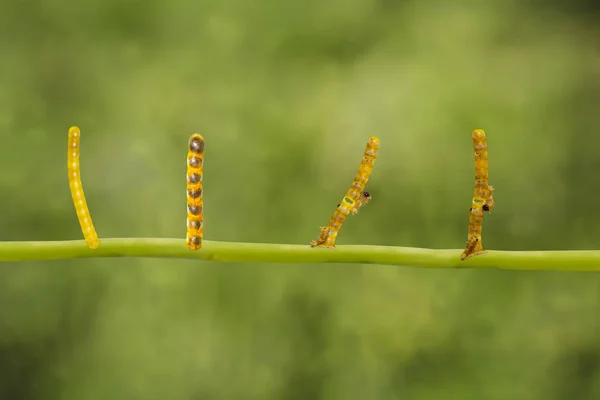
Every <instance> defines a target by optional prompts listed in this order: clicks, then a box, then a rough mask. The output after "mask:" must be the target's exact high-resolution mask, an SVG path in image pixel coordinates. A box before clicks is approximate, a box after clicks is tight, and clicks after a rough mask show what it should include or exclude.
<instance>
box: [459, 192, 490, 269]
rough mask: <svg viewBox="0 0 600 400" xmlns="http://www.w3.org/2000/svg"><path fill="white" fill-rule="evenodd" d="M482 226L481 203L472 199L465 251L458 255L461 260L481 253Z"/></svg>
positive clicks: (482, 250)
mask: <svg viewBox="0 0 600 400" xmlns="http://www.w3.org/2000/svg"><path fill="white" fill-rule="evenodd" d="M482 227H483V203H482V202H481V201H479V200H476V199H473V202H472V204H471V213H470V216H469V235H468V238H467V245H466V246H465V251H463V253H462V254H461V256H460V259H461V260H466V259H467V258H469V257H471V256H474V255H477V254H480V253H483V252H484V251H485V250H484V249H483V244H482V242H481V231H482Z"/></svg>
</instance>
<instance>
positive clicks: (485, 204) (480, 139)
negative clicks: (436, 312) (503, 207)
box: [460, 129, 494, 260]
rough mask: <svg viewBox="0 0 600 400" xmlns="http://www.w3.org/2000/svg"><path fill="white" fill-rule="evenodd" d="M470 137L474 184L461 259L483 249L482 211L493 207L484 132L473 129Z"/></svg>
mask: <svg viewBox="0 0 600 400" xmlns="http://www.w3.org/2000/svg"><path fill="white" fill-rule="evenodd" d="M472 137H473V149H474V155H475V186H474V189H473V200H472V204H471V210H470V216H469V233H468V238H467V245H466V246H465V251H464V252H463V253H462V255H461V256H460V258H461V260H466V259H467V258H469V257H471V256H474V255H477V254H481V253H483V252H484V251H485V250H484V248H483V244H482V240H481V233H482V230H483V212H484V211H488V212H491V211H492V209H493V208H494V197H493V191H494V188H493V187H492V186H490V185H489V182H488V153H487V142H486V136H485V132H484V131H483V130H481V129H476V130H474V131H473V134H472Z"/></svg>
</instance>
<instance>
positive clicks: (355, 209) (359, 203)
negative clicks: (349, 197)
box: [337, 192, 371, 215]
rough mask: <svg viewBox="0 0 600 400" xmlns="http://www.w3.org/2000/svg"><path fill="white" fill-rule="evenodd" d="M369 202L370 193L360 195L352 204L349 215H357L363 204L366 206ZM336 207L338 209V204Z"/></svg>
mask: <svg viewBox="0 0 600 400" xmlns="http://www.w3.org/2000/svg"><path fill="white" fill-rule="evenodd" d="M369 201H371V193H369V192H363V193H362V195H361V196H360V197H359V198H358V201H357V202H356V203H354V206H353V207H352V210H350V213H351V214H352V215H356V214H358V210H359V209H360V208H361V207H362V206H364V205H365V204H367V203H368V202H369ZM337 206H338V207H339V206H340V204H338V205H337Z"/></svg>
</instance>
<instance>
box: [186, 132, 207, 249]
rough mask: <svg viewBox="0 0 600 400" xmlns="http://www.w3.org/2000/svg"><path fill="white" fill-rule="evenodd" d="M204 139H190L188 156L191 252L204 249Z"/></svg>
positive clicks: (188, 214) (187, 238)
mask: <svg viewBox="0 0 600 400" xmlns="http://www.w3.org/2000/svg"><path fill="white" fill-rule="evenodd" d="M203 163H204V138H203V137H202V136H200V135H199V134H197V133H194V134H193V135H192V136H191V137H190V141H189V143H188V155H187V233H186V238H185V244H186V246H187V247H188V248H189V249H191V250H198V249H200V248H202V225H203V214H202V206H203V203H202V164H203Z"/></svg>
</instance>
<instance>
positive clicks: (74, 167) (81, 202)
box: [67, 126, 100, 249]
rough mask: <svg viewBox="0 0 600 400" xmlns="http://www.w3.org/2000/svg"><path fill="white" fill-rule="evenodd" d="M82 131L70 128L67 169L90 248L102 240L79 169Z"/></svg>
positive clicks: (74, 201)
mask: <svg viewBox="0 0 600 400" xmlns="http://www.w3.org/2000/svg"><path fill="white" fill-rule="evenodd" d="M80 140H81V132H80V131H79V128H78V127H76V126H72V127H71V128H69V148H68V149H67V170H68V173H69V189H71V197H72V198H73V204H74V205H75V211H76V212H77V219H78V220H79V226H81V231H82V232H83V237H84V239H85V242H86V244H87V246H88V247H89V248H90V249H96V248H98V246H99V244H100V240H99V239H98V234H97V233H96V229H95V228H94V224H93V223H92V216H91V215H90V210H89V209H88V206H87V202H86V201H85V194H84V193H83V187H82V186H81V173H80V170H79V145H80Z"/></svg>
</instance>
